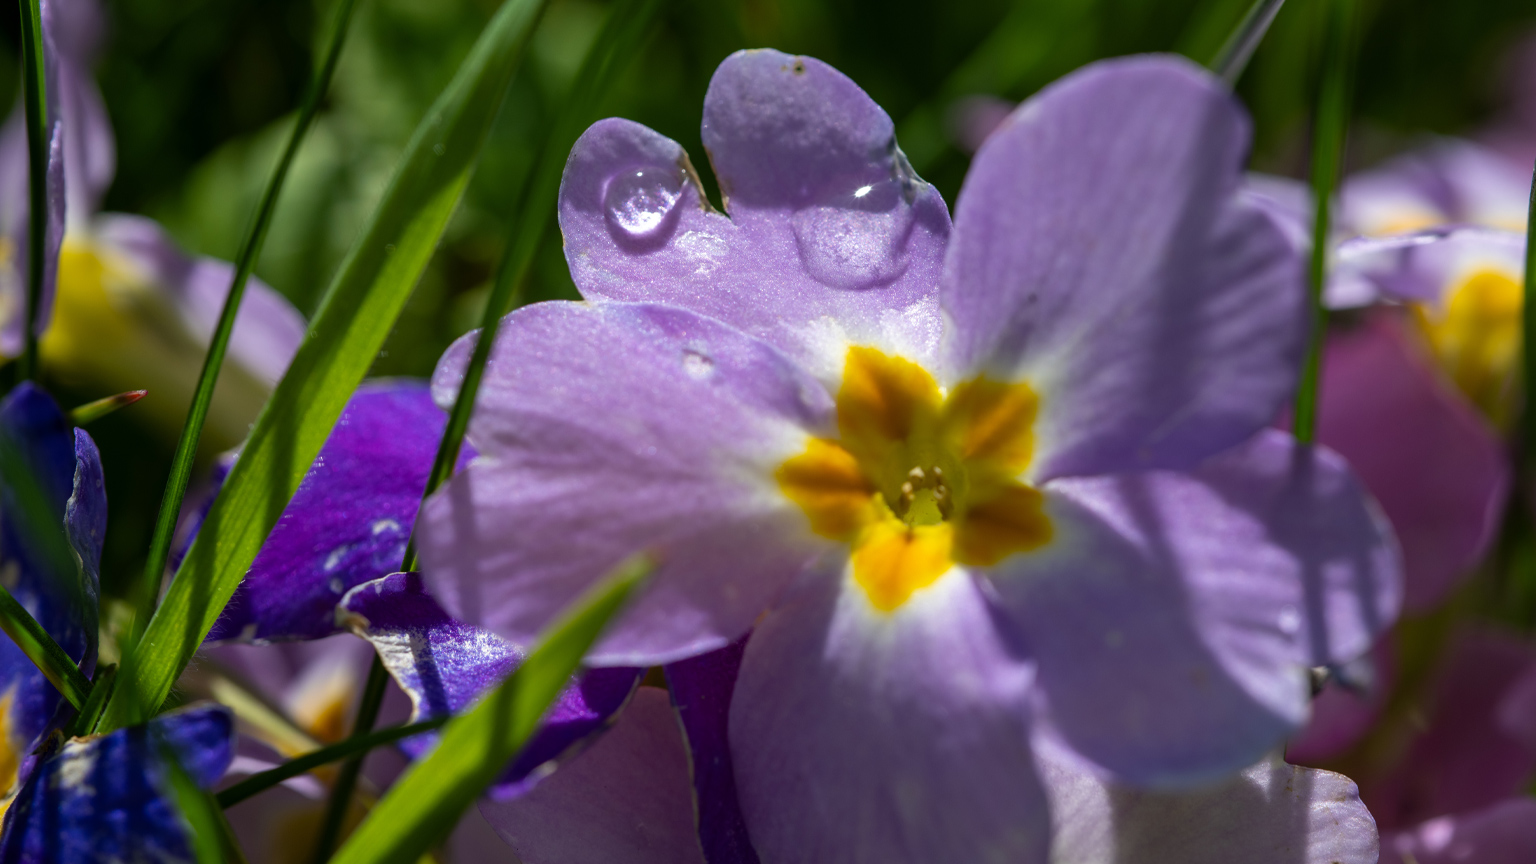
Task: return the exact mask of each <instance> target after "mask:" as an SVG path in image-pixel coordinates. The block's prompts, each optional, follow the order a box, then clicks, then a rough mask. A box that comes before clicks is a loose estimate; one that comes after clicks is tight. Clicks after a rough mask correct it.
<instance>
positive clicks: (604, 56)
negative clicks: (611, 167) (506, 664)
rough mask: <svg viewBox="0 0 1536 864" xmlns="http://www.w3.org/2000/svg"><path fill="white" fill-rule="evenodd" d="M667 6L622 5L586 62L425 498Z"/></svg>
mask: <svg viewBox="0 0 1536 864" xmlns="http://www.w3.org/2000/svg"><path fill="white" fill-rule="evenodd" d="M660 6H661V3H660V0H620V2H618V3H617V4H615V5H614V7H613V11H612V12H610V13H609V14H608V20H607V21H606V22H605V23H604V24H603V29H602V30H601V31H600V32H599V33H598V34H597V38H596V39H595V40H593V43H592V47H591V48H590V49H589V50H588V51H587V57H586V59H585V60H583V61H582V65H581V70H580V71H579V72H578V73H577V75H576V82H575V83H574V84H573V85H572V86H571V93H570V96H569V98H567V99H566V101H565V106H564V107H563V108H562V109H561V111H560V114H559V116H558V117H556V119H555V123H554V126H553V131H552V132H551V134H550V135H548V136H546V137H545V139H544V144H543V149H542V150H541V151H540V154H539V157H538V160H537V162H536V167H535V168H534V173H533V178H532V182H530V183H529V184H527V185H526V186H525V187H524V194H523V196H522V201H521V206H520V207H518V208H517V210H518V211H519V212H520V214H521V215H520V217H519V218H517V219H516V220H515V221H514V222H513V223H512V226H511V232H510V234H509V236H508V238H507V251H506V253H505V254H504V255H503V256H502V259H501V263H500V264H499V265H498V267H497V269H496V279H495V281H494V282H493V283H492V286H491V292H490V296H489V297H487V298H486V303H485V313H484V314H483V315H482V317H481V321H480V338H479V340H477V341H476V343H475V350H474V352H473V353H472V354H471V356H470V359H469V365H468V366H466V367H465V370H464V380H463V382H462V383H461V384H460V385H459V395H458V398H457V399H455V400H454V403H453V410H452V411H450V412H449V414H448V425H447V427H446V428H445V429H444V430H443V438H442V443H441V444H440V445H439V446H438V449H437V458H436V459H435V460H434V461H433V463H432V472H431V473H430V474H429V475H428V477H427V485H426V491H425V493H424V496H425V495H430V494H432V493H433V492H435V491H437V488H438V487H439V486H441V485H443V483H444V482H446V481H447V479H448V477H449V475H451V474H452V473H453V466H454V464H455V463H457V462H458V460H459V448H460V445H461V444H462V443H463V440H464V433H465V431H466V430H468V429H469V417H470V415H471V414H472V413H473V412H474V405H475V397H476V396H477V395H478V394H479V392H480V379H481V378H482V377H483V376H484V375H485V364H486V361H487V360H488V359H490V353H491V347H492V346H493V345H494V344H495V343H496V331H497V330H498V329H499V328H500V326H501V319H502V317H503V316H505V315H506V314H507V313H508V312H511V311H512V309H513V308H514V307H516V306H517V305H518V299H519V298H520V297H521V295H522V289H523V283H524V281H525V280H526V279H527V277H528V269H529V267H530V266H531V265H532V263H533V256H534V253H535V252H537V251H538V249H539V246H540V245H541V244H542V243H543V242H544V237H545V235H546V234H547V233H548V231H549V226H550V223H552V222H553V221H554V219H555V208H556V205H557V199H558V197H559V194H560V178H561V176H562V175H563V174H564V172H565V160H566V157H567V156H568V155H569V154H570V152H571V146H572V145H574V144H575V143H576V139H577V138H578V137H580V136H581V133H582V132H583V131H585V130H586V128H587V126H588V125H590V124H591V123H592V121H594V120H596V119H598V118H597V117H596V114H597V110H598V107H599V105H600V103H601V101H602V99H603V97H604V96H606V95H607V94H608V92H609V90H610V89H611V88H612V87H613V83H614V81H615V80H616V79H617V78H618V75H619V73H620V72H622V71H623V70H624V69H625V68H626V66H627V64H628V62H629V61H631V60H632V59H633V58H634V57H635V56H636V54H637V53H638V49H639V47H640V43H641V42H642V40H643V39H644V37H645V35H646V33H647V32H649V30H650V25H651V21H652V19H653V18H654V17H655V15H656V11H657V10H658V9H659V8H660ZM400 569H401V570H404V571H409V570H415V569H416V546H415V538H414V537H412V539H411V543H410V545H409V547H408V548H407V549H406V552H405V559H404V560H403V561H402V562H401V564H400Z"/></svg>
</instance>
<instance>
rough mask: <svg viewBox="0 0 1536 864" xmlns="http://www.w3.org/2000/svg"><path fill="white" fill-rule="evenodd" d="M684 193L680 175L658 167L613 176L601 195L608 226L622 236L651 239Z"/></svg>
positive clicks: (659, 231) (657, 233) (667, 221)
mask: <svg viewBox="0 0 1536 864" xmlns="http://www.w3.org/2000/svg"><path fill="white" fill-rule="evenodd" d="M682 195H683V183H682V178H681V177H679V176H678V175H677V172H676V171H673V170H669V169H666V168H660V167H648V168H637V169H634V170H632V171H625V172H623V173H621V174H617V175H615V176H614V177H613V178H612V179H610V180H609V181H608V190H607V191H606V192H605V193H604V194H603V210H604V212H605V214H606V216H607V218H608V226H609V228H610V229H612V231H613V232H614V233H615V234H616V235H617V236H619V237H621V238H623V239H628V240H631V241H645V240H651V239H654V238H656V237H658V236H659V235H661V234H662V232H663V231H664V230H666V228H667V227H668V224H669V221H670V220H668V219H667V217H668V216H669V215H670V214H671V213H672V210H673V208H674V207H676V206H677V201H678V199H679V198H681V197H682Z"/></svg>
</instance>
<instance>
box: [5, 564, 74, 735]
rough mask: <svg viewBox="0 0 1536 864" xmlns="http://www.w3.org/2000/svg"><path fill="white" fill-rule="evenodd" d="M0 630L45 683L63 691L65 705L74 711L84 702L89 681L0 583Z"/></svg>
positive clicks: (41, 626)
mask: <svg viewBox="0 0 1536 864" xmlns="http://www.w3.org/2000/svg"><path fill="white" fill-rule="evenodd" d="M0 630H4V631H5V635H7V636H9V637H11V641H12V642H15V643H16V647H18V648H20V649H21V650H22V653H24V654H26V655H27V658H28V659H30V660H31V661H32V662H33V663H34V664H36V665H37V668H38V671H40V672H42V673H43V677H45V678H47V679H48V683H50V684H52V685H53V686H54V688H55V689H57V690H58V691H59V692H60V693H62V694H64V698H65V699H68V700H69V704H71V705H73V706H75V708H76V710H78V709H80V708H81V707H83V706H84V705H85V704H86V700H87V699H88V698H89V697H90V692H91V682H90V680H89V679H87V678H86V677H85V675H84V674H83V673H81V671H80V667H78V666H76V665H75V661H73V660H71V659H69V655H68V654H65V653H64V649H63V648H60V647H59V643H57V642H55V641H53V637H52V636H49V635H48V631H46V630H44V629H43V625H41V624H39V623H37V619H36V618H33V617H32V615H31V613H29V612H28V611H27V610H26V607H24V606H22V605H21V604H20V603H19V602H17V600H16V598H15V597H13V596H12V595H11V592H9V591H7V590H5V586H3V585H0Z"/></svg>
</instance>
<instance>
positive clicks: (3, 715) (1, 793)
mask: <svg viewBox="0 0 1536 864" xmlns="http://www.w3.org/2000/svg"><path fill="white" fill-rule="evenodd" d="M15 702H16V688H15V686H14V685H13V686H12V687H11V688H10V689H9V690H6V691H5V694H4V695H0V817H3V816H5V811H7V810H9V809H11V802H13V801H15V800H16V793H17V792H20V791H21V790H20V789H18V788H17V783H16V781H17V780H19V779H20V774H21V759H22V756H24V755H25V751H24V748H25V746H26V745H25V743H24V742H18V741H16V740H15V739H14V738H13V737H12V736H13V730H12V729H11V709H12V707H14V705H15Z"/></svg>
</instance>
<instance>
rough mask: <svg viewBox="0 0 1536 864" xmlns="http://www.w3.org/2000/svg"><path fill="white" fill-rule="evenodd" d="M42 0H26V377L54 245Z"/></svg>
mask: <svg viewBox="0 0 1536 864" xmlns="http://www.w3.org/2000/svg"><path fill="white" fill-rule="evenodd" d="M38 3H39V0H21V3H20V4H18V5H19V6H20V7H21V95H22V103H23V106H24V109H25V111H26V115H27V190H28V197H27V205H28V213H27V219H28V222H27V337H26V338H27V341H26V347H25V348H23V349H22V354H21V362H20V363H19V364H18V365H19V366H20V368H19V369H18V370H17V372H18V374H19V376H20V379H21V380H23V381H25V380H27V379H29V378H32V377H35V376H36V375H37V317H38V314H39V312H40V311H41V310H40V309H39V308H38V307H40V306H41V305H42V303H43V267H44V264H45V263H46V262H45V261H44V260H43V259H44V258H45V257H47V254H46V253H47V249H48V239H47V232H48V148H49V141H48V132H47V129H48V94H47V92H46V89H47V86H48V79H47V77H46V76H45V75H44V74H43V63H44V62H45V60H44V58H43V16H42V10H41V8H40V7H39V5H38Z"/></svg>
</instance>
